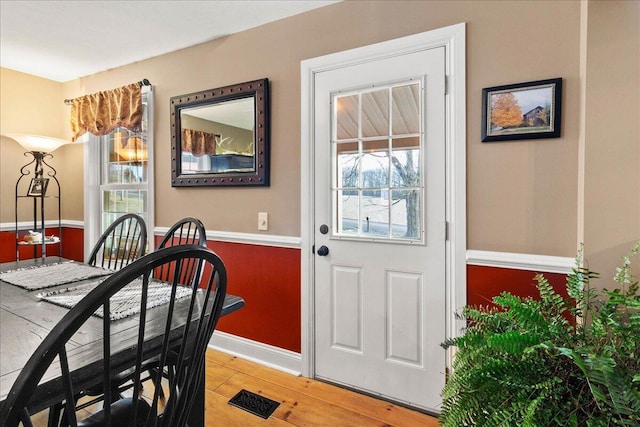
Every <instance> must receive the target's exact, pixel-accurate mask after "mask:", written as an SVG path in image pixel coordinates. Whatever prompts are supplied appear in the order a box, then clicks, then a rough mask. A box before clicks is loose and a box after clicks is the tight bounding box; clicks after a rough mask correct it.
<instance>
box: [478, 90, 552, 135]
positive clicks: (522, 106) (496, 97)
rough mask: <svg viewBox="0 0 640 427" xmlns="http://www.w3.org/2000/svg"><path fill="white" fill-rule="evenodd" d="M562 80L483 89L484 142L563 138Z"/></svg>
mask: <svg viewBox="0 0 640 427" xmlns="http://www.w3.org/2000/svg"><path fill="white" fill-rule="evenodd" d="M561 107H562V79H561V78H558V79H549V80H538V81H534V82H526V83H518V84H513V85H506V86H496V87H489V88H485V89H482V142H491V141H510V140H516V139H538V138H558V137H560V113H561Z"/></svg>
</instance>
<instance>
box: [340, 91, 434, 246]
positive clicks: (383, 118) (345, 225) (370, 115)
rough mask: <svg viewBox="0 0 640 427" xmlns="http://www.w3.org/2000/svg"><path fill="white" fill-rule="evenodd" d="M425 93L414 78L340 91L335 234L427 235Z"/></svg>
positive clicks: (401, 237)
mask: <svg viewBox="0 0 640 427" xmlns="http://www.w3.org/2000/svg"><path fill="white" fill-rule="evenodd" d="M420 93H421V83H420V82H411V83H402V84H396V85H389V86H387V87H378V88H376V89H375V90H363V91H360V92H355V93H353V92H352V93H348V94H345V93H340V94H337V95H334V105H335V109H334V110H333V114H334V117H332V123H333V126H334V132H333V135H334V140H333V141H332V144H333V156H334V160H333V162H332V164H333V165H334V166H333V167H334V168H335V169H334V172H333V176H334V186H333V190H332V191H333V195H332V200H333V206H334V207H333V209H334V225H335V227H334V228H333V230H335V231H334V233H335V235H337V236H344V237H359V238H375V239H376V240H379V239H389V240H399V241H402V240H421V239H423V237H424V236H423V220H424V219H423V218H422V203H421V198H422V194H423V184H422V173H421V170H422V161H423V159H422V155H421V145H422V139H421V138H422V128H421V120H420V117H421V103H420ZM391 111H392V112H393V113H391Z"/></svg>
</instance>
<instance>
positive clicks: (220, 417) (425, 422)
mask: <svg viewBox="0 0 640 427" xmlns="http://www.w3.org/2000/svg"><path fill="white" fill-rule="evenodd" d="M206 369H207V377H206V378H207V384H206V415H205V416H206V425H207V427H213V426H225V427H226V426H289V427H290V426H350V427H353V426H407V427H413V426H424V427H432V426H433V427H435V426H437V425H438V421H437V419H436V418H434V417H430V416H428V415H425V414H422V413H420V412H416V411H411V410H409V409H406V408H403V407H400V406H397V405H393V404H391V403H389V402H385V401H382V400H378V399H374V398H372V397H368V396H364V395H361V394H359V393H354V392H352V391H349V390H345V389H343V388H340V387H335V386H332V385H329V384H326V383H324V382H321V381H316V380H313V379H309V378H304V377H296V376H293V375H290V374H287V373H285V372H281V371H278V370H275V369H270V368H267V367H264V366H262V365H259V364H256V363H252V362H249V361H247V360H245V359H240V358H237V357H234V356H231V355H229V354H226V353H222V352H218V351H214V350H208V351H207V363H206ZM242 389H245V390H247V391H251V392H253V393H256V394H259V395H262V396H264V397H267V398H269V399H271V400H275V401H276V402H280V406H278V408H277V409H276V410H275V412H274V413H273V414H272V415H271V416H270V417H269V418H268V419H266V420H265V419H262V418H260V417H258V416H256V415H253V414H250V413H249V412H246V411H244V410H242V409H239V408H236V407H234V406H231V405H229V404H228V401H229V399H231V398H232V397H233V396H235V395H236V393H238V392H239V391H240V390H242Z"/></svg>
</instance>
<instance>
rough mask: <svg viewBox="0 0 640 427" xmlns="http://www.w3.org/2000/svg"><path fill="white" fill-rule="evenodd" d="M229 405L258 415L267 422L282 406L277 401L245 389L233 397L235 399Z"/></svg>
mask: <svg viewBox="0 0 640 427" xmlns="http://www.w3.org/2000/svg"><path fill="white" fill-rule="evenodd" d="M229 404H230V405H233V406H236V407H238V408H240V409H244V410H245V411H247V412H251V413H252V414H253V415H257V416H259V417H261V418H264V419H265V420H266V419H267V418H269V416H270V415H271V414H272V413H273V411H275V410H276V408H277V407H278V406H279V405H280V403H279V402H276V401H275V400H271V399H267V398H266V397H264V396H260V395H259V394H255V393H252V392H250V391H247V390H244V389H243V390H240V392H238V394H236V395H235V396H233V398H231V400H229Z"/></svg>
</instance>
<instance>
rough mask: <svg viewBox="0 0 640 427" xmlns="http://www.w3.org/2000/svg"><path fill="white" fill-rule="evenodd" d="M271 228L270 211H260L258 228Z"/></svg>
mask: <svg viewBox="0 0 640 427" xmlns="http://www.w3.org/2000/svg"><path fill="white" fill-rule="evenodd" d="M268 229H269V213H268V212H258V230H263V231H265V230H268Z"/></svg>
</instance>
